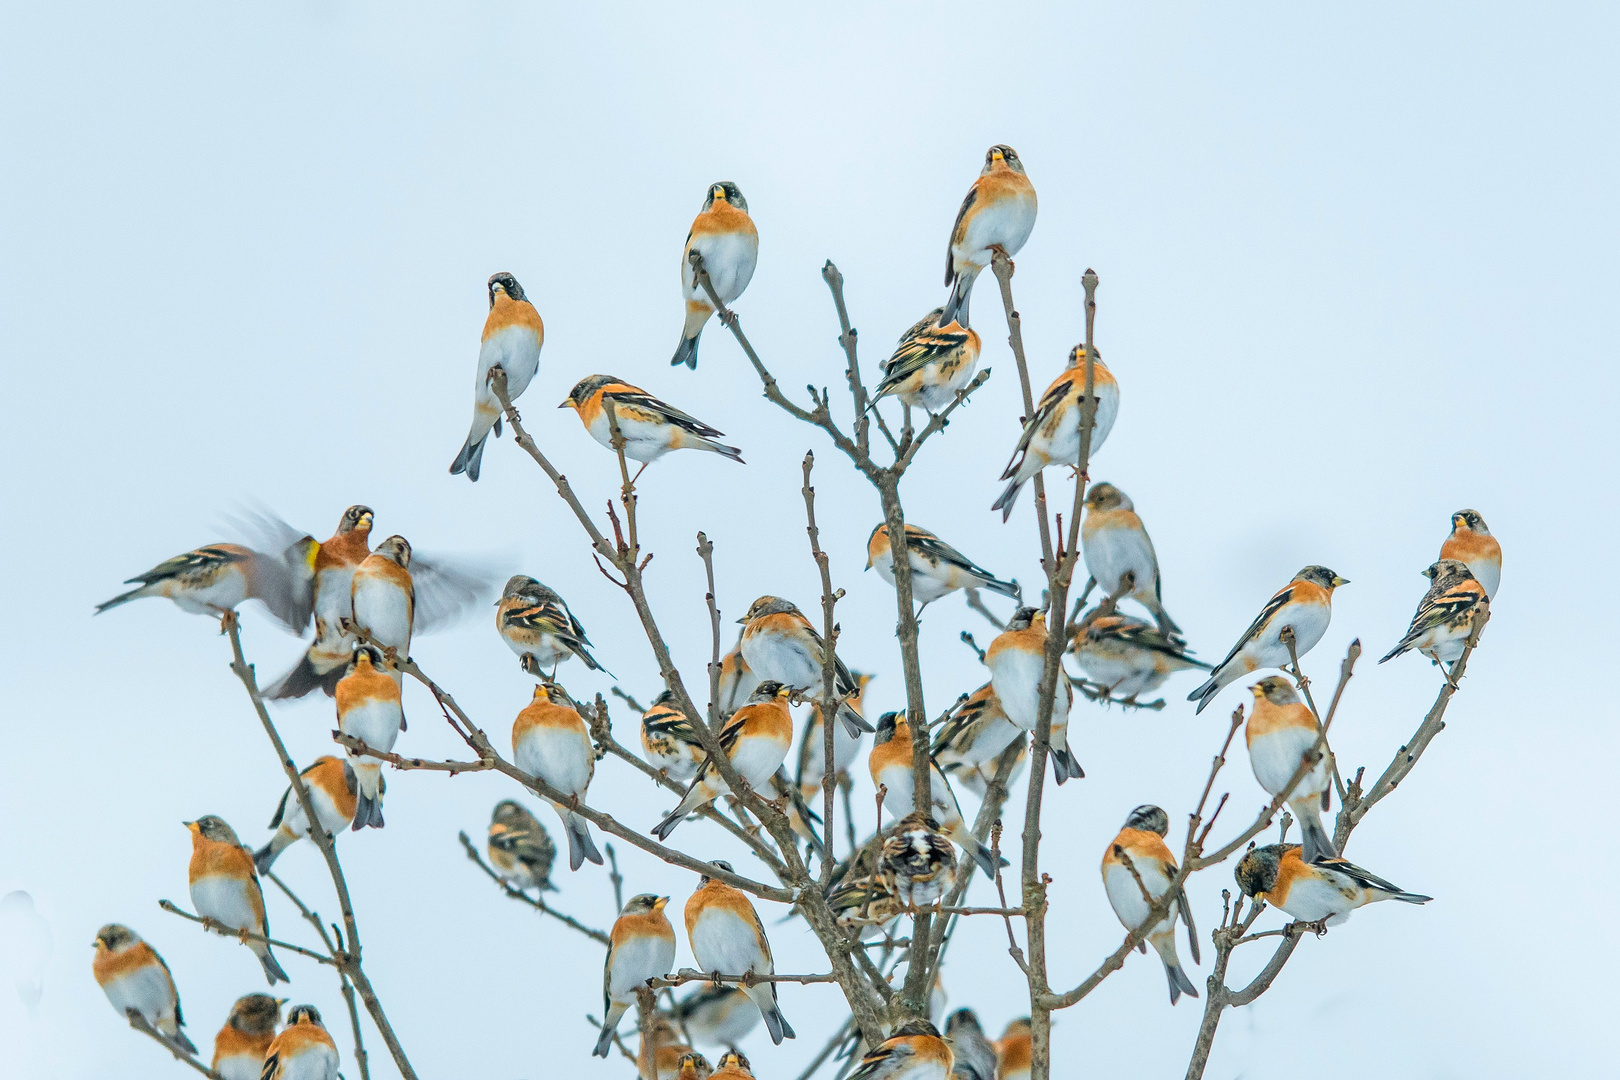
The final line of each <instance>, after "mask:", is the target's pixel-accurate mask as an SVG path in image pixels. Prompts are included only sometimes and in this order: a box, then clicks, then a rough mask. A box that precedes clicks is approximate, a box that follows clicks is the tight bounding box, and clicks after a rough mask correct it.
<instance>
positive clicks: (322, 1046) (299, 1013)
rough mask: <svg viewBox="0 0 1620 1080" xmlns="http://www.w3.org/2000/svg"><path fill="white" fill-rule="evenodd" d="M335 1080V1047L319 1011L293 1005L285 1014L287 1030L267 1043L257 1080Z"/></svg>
mask: <svg viewBox="0 0 1620 1080" xmlns="http://www.w3.org/2000/svg"><path fill="white" fill-rule="evenodd" d="M337 1076H338V1051H337V1044H336V1043H334V1042H333V1041H332V1036H330V1035H328V1034H327V1032H326V1028H325V1027H324V1026H323V1025H322V1024H321V1014H320V1010H318V1009H316V1008H315V1006H313V1005H294V1006H293V1007H292V1008H291V1009H290V1010H289V1011H288V1013H287V1026H286V1027H284V1028H282V1029H281V1034H280V1035H277V1036H276V1037H275V1040H274V1041H272V1042H271V1043H270V1051H269V1053H267V1054H265V1056H264V1071H263V1072H262V1073H260V1074H259V1080H337Z"/></svg>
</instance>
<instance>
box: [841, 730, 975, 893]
mask: <svg viewBox="0 0 1620 1080" xmlns="http://www.w3.org/2000/svg"><path fill="white" fill-rule="evenodd" d="M867 766H868V768H869V769H870V770H871V773H872V784H873V786H874V787H877V786H881V787H883V788H884V789H885V790H884V793H883V808H884V809H885V810H887V811H888V812H889V813H891V814H893V815H894V816H895V817H896V818H904V817H905V816H906V815H907V814H910V813H911V812H912V810H913V809H914V808H915V792H916V775H915V772H914V771H913V769H912V764H911V724H910V722H909V721H907V720H906V718H905V717H903V716H901V715H900V714H899V713H894V712H890V713H884V714H883V715H882V716H881V717H879V718H878V729H877V734H876V735H875V736H873V742H872V753H871V754H870V755H869V756H868V757H867ZM928 804H929V805H928V816H929V817H930V818H932V819H933V820H934V821H935V822H936V823H937V825H936V827H937V828H939V829H941V830H942V831H943V832H944V833H945V835H946V836H949V837H950V838H951V840H952V841H954V842H955V843H956V845H957V846H958V847H960V848H961V849H962V850H963V851H964V852H965V853H967V855H968V856H969V857H971V858H972V859H973V861H974V862H976V863H978V864H979V869H981V870H983V871H984V874H985V876H986V877H988V878H991V879H994V878H995V876H996V867H997V865H998V864H997V862H996V860H995V859H994V858H992V857H991V855H990V849H989V848H987V847H985V846H984V845H983V844H982V843H980V842H979V839H978V838H977V837H976V836H974V835H973V830H972V829H970V828H969V827H968V824H967V822H966V821H964V820H963V819H962V810H961V807H960V806H959V805H958V803H957V801H956V793H955V792H953V791H951V785H950V783H949V782H947V781H946V779H945V774H944V773H943V772H941V771H940V768H939V765H937V764H935V763H934V762H932V761H930V762H929V785H928ZM1005 864H1006V860H1005V859H1004V860H1002V862H1001V864H1000V865H1005Z"/></svg>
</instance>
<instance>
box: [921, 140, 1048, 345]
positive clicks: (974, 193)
mask: <svg viewBox="0 0 1620 1080" xmlns="http://www.w3.org/2000/svg"><path fill="white" fill-rule="evenodd" d="M1036 210H1037V203H1036V199H1035V185H1033V184H1031V183H1030V182H1029V177H1028V176H1026V175H1024V163H1023V162H1022V161H1020V160H1018V153H1017V151H1015V150H1013V148H1012V147H1010V146H1003V145H1001V144H997V145H995V146H992V147H991V148H990V149H989V150H987V151H985V155H984V168H983V169H982V170H980V172H979V178H978V179H977V180H975V181H973V186H972V187H970V188H968V193H967V197H966V198H964V199H963V200H962V207H961V209H959V210H958V211H957V212H956V224H954V225H953V226H951V240H950V243H949V245H947V247H946V251H945V284H946V285H948V286H950V289H951V297H950V299H949V300H948V301H947V302H946V304H945V310H944V313H943V314H942V315H941V316H940V322H941V323H942V324H943V323H953V322H956V323H961V324H962V325H963V326H966V325H967V324H968V301H969V299H970V298H971V297H972V294H973V282H974V281H976V280H977V279H978V277H979V274H980V272H982V271H983V270H984V268H985V267H986V266H989V265H990V259H991V256H992V254H993V252H994V249H997V248H999V249H1000V250H1001V251H1002V252H1003V253H1004V254H1005V255H1006V256H1007V258H1009V259H1010V258H1012V257H1013V256H1014V255H1016V254H1018V252H1019V251H1020V250H1021V249H1022V248H1023V246H1024V242H1025V241H1026V240H1028V239H1029V234H1030V232H1031V231H1032V230H1033V229H1034V228H1035V213H1036Z"/></svg>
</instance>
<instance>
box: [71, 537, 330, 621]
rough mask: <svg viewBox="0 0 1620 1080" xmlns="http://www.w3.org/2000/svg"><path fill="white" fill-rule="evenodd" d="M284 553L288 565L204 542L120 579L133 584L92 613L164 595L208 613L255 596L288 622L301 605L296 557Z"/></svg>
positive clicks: (232, 608) (277, 558) (192, 610)
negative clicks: (289, 559) (127, 578)
mask: <svg viewBox="0 0 1620 1080" xmlns="http://www.w3.org/2000/svg"><path fill="white" fill-rule="evenodd" d="M301 550H307V548H303V549H301ZM287 554H288V555H290V556H291V557H292V558H293V559H294V560H295V561H294V562H293V563H291V564H290V563H289V562H288V561H287V558H284V557H283V556H281V555H263V554H260V553H259V552H257V551H254V550H253V549H252V548H248V547H244V546H242V545H241V544H208V545H206V546H204V547H200V548H197V549H196V550H195V551H188V552H186V553H185V554H184V555H176V556H175V557H174V558H172V559H167V560H165V561H163V562H161V563H159V564H158V565H156V566H154V567H153V568H152V569H150V570H148V571H147V572H146V573H144V574H137V575H136V576H135V577H132V578H130V579H129V580H127V581H125V582H124V584H125V585H135V586H136V587H135V588H133V589H131V590H129V592H126V593H120V594H119V595H117V596H115V597H113V598H112V599H111V600H108V601H105V602H104V603H100V604H97V605H96V614H97V615H100V614H101V613H102V612H103V611H107V610H110V609H112V608H115V607H118V606H119V605H121V604H127V603H129V602H130V601H131V600H139V599H142V598H143V597H147V596H163V597H167V598H168V599H170V600H173V601H174V603H175V606H176V607H178V608H179V609H180V610H181V611H184V612H188V613H189V614H193V615H214V616H223V615H224V614H225V613H226V612H228V611H235V610H236V609H237V607H238V606H240V605H241V604H242V603H243V602H244V601H247V600H259V601H262V602H263V603H264V605H265V607H266V608H268V609H269V610H270V613H271V614H272V615H275V616H276V618H278V619H280V620H281V621H282V622H284V623H287V624H288V625H291V622H292V620H293V619H295V618H297V611H298V610H300V609H301V606H300V604H299V602H298V601H297V600H296V597H295V594H296V593H297V591H298V590H299V588H300V586H299V585H298V579H297V577H296V559H298V558H301V557H302V555H301V554H300V553H299V552H289V553H287ZM137 583H138V584H137Z"/></svg>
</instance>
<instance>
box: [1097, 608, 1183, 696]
mask: <svg viewBox="0 0 1620 1080" xmlns="http://www.w3.org/2000/svg"><path fill="white" fill-rule="evenodd" d="M1069 652H1070V653H1071V654H1072V655H1073V656H1074V660H1075V663H1076V664H1077V665H1078V666H1079V668H1080V670H1081V671H1083V672H1085V673H1086V675H1087V676H1088V677H1089V678H1090V679H1091V681H1092V682H1094V683H1096V684H1097V685H1099V686H1101V687H1103V688H1104V689H1105V690H1107V691H1108V695H1109V696H1110V697H1117V698H1119V699H1120V700H1122V701H1125V702H1129V703H1134V702H1135V701H1136V699H1137V697H1138V696H1140V695H1142V694H1146V693H1150V692H1152V691H1154V690H1157V689H1158V688H1159V687H1161V686H1163V685H1164V683H1165V680H1167V679H1169V678H1170V676H1171V675H1174V674H1175V673H1176V672H1178V671H1192V670H1197V671H1208V670H1210V665H1208V664H1206V663H1204V662H1203V661H1202V660H1194V659H1193V656H1192V650H1191V649H1189V648H1187V643H1186V642H1185V641H1182V640H1181V639H1180V638H1179V637H1172V636H1169V635H1167V634H1165V633H1164V632H1163V631H1161V630H1159V629H1157V628H1155V627H1154V626H1152V625H1150V624H1149V623H1146V622H1143V621H1142V620H1141V619H1133V618H1131V617H1130V616H1129V615H1120V614H1117V613H1116V614H1108V615H1104V614H1103V611H1102V608H1100V607H1096V608H1092V609H1091V610H1090V611H1088V612H1086V614H1085V617H1084V618H1082V619H1081V620H1080V623H1079V625H1078V626H1076V627H1075V629H1074V634H1073V636H1072V637H1070V639H1069Z"/></svg>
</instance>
